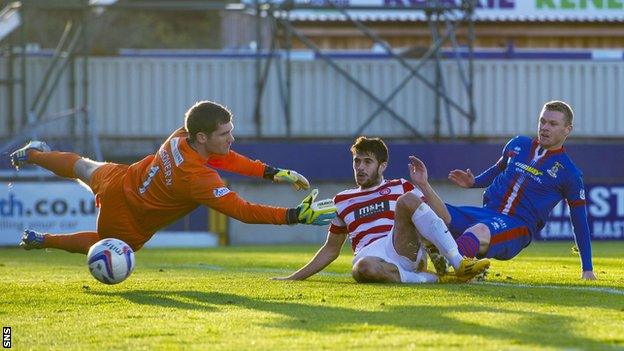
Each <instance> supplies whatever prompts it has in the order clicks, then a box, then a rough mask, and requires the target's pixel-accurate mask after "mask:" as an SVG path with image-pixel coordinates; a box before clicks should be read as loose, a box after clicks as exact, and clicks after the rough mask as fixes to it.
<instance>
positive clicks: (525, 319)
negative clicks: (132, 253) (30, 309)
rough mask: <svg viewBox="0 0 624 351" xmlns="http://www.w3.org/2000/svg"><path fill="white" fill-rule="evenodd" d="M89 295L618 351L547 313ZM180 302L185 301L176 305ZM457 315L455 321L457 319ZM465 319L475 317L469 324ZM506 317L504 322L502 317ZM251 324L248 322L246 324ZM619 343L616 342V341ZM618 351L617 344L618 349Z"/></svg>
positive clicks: (319, 323)
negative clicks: (485, 316)
mask: <svg viewBox="0 0 624 351" xmlns="http://www.w3.org/2000/svg"><path fill="white" fill-rule="evenodd" d="M89 293H90V294H94V295H99V296H107V297H122V298H125V299H128V300H129V301H132V302H134V303H137V304H142V305H150V306H158V307H167V308H171V307H174V308H180V309H189V310H200V311H209V312H211V311H217V310H219V309H220V307H223V306H237V307H239V308H245V309H250V310H258V311H264V312H270V313H273V314H279V315H282V316H284V317H286V318H285V319H280V320H278V321H275V320H271V321H258V322H257V323H260V324H263V325H264V326H266V327H269V328H284V329H289V330H290V329H294V330H306V331H314V332H321V333H344V332H345V331H346V330H349V329H351V328H352V329H354V330H357V328H358V327H359V326H361V325H363V324H366V325H367V326H368V328H370V327H375V326H379V327H382V326H383V327H387V326H394V327H399V328H403V329H406V330H418V331H425V332H431V333H438V334H445V333H452V334H455V335H464V336H467V337H472V336H480V337H483V338H484V339H486V340H487V339H490V340H493V339H498V340H501V341H503V342H505V343H507V344H509V345H510V346H511V345H522V347H530V345H540V346H547V347H554V348H575V349H576V348H581V349H605V348H610V347H614V348H616V347H618V345H612V346H609V345H606V344H604V343H601V342H597V341H595V340H591V339H588V338H584V337H581V336H579V335H575V334H573V333H572V332H571V330H574V324H576V323H577V322H578V321H577V320H576V319H574V318H571V317H565V316H561V315H556V314H552V313H540V312H535V311H520V310H513V309H506V308H496V307H483V306H471V305H457V304H456V305H453V306H444V307H440V306H427V305H407V306H383V305H379V306H378V308H379V309H380V310H378V311H370V310H368V311H367V310H361V309H352V308H344V307H335V306H327V305H324V304H320V305H319V304H304V303H295V302H283V301H274V300H267V299H254V298H250V297H246V296H240V295H234V294H226V293H220V292H197V291H154V290H134V291H126V292H89ZM180 300H185V301H180ZM484 313H486V314H490V315H491V316H492V318H496V317H497V316H501V319H504V321H505V322H503V324H501V325H496V326H493V325H492V324H495V323H491V322H488V323H482V322H483V320H479V319H478V318H479V317H478V316H479V315H480V316H481V317H480V318H483V314H484ZM458 314H460V315H461V316H458ZM471 314H472V315H475V317H474V318H471ZM505 315H506V316H505ZM252 323H253V322H252ZM616 342H619V341H616ZM619 346H621V344H620V345H619Z"/></svg>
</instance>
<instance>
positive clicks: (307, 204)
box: [287, 189, 336, 225]
mask: <svg viewBox="0 0 624 351" xmlns="http://www.w3.org/2000/svg"><path fill="white" fill-rule="evenodd" d="M317 196H318V189H314V190H312V192H311V193H310V194H309V195H308V196H306V197H305V198H304V199H303V201H301V203H300V204H299V206H297V207H295V208H291V209H289V210H288V214H287V216H288V219H287V221H288V223H289V224H295V223H301V224H312V225H327V224H329V222H331V220H332V219H334V217H336V206H335V205H334V201H333V200H332V199H324V200H319V201H314V200H315V199H316V197H317Z"/></svg>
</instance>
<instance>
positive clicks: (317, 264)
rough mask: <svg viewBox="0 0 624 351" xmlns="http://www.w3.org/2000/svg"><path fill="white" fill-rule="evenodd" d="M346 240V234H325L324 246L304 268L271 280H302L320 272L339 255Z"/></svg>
mask: <svg viewBox="0 0 624 351" xmlns="http://www.w3.org/2000/svg"><path fill="white" fill-rule="evenodd" d="M346 239H347V234H334V233H330V232H327V240H326V241H325V244H324V245H323V246H322V247H321V248H320V249H319V250H318V251H317V252H316V255H314V257H313V258H312V259H311V260H310V262H308V263H307V264H306V265H305V266H303V267H301V268H300V269H299V270H298V271H296V272H294V273H293V274H291V275H289V276H287V277H279V278H273V279H274V280H304V279H306V278H308V277H310V276H313V275H314V274H316V273H318V272H320V271H322V270H323V269H324V268H325V267H327V266H328V265H329V264H330V263H332V262H334V261H335V260H336V258H338V256H339V255H340V249H341V248H342V244H344V242H345V240H346Z"/></svg>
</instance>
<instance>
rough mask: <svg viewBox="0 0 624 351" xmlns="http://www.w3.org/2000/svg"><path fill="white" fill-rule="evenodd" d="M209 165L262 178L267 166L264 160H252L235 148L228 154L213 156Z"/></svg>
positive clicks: (209, 160)
mask: <svg viewBox="0 0 624 351" xmlns="http://www.w3.org/2000/svg"><path fill="white" fill-rule="evenodd" d="M207 165H208V166H210V167H214V168H218V169H221V170H224V171H228V172H232V173H236V174H240V175H244V176H249V177H260V178H262V176H263V175H264V169H265V167H266V165H265V164H264V163H263V162H262V161H259V160H251V159H249V158H247V157H245V156H243V155H241V154H239V153H237V152H235V151H233V150H230V152H229V153H228V154H227V155H218V156H211V157H210V158H209V159H208V162H207Z"/></svg>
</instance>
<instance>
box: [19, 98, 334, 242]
mask: <svg viewBox="0 0 624 351" xmlns="http://www.w3.org/2000/svg"><path fill="white" fill-rule="evenodd" d="M184 123H185V126H184V127H182V128H179V129H178V130H176V131H174V132H173V133H172V134H171V136H169V137H168V138H167V139H166V140H165V142H164V143H163V144H162V145H161V147H160V148H159V150H158V152H156V154H153V155H149V156H147V157H145V158H144V159H143V160H141V161H139V162H137V163H134V164H132V165H124V164H116V163H101V162H96V161H92V160H89V159H86V158H82V157H81V156H79V155H77V154H75V153H69V152H57V151H50V148H49V147H48V146H47V145H46V144H45V143H44V142H41V141H31V142H30V143H29V144H27V145H26V146H24V147H22V148H21V149H19V150H16V151H15V152H13V153H12V154H11V156H10V157H11V161H12V163H13V165H14V166H15V167H20V166H22V165H24V164H26V163H30V164H35V165H38V166H40V167H43V168H46V169H48V170H50V171H52V172H54V173H55V174H56V175H58V176H61V177H65V178H73V179H78V180H80V181H81V182H83V183H85V184H86V185H88V186H89V188H90V189H91V190H92V191H93V193H94V194H95V196H96V204H97V206H99V208H100V211H99V214H98V218H97V228H96V231H94V232H79V233H72V234H49V233H38V232H35V231H32V230H25V231H24V235H23V236H22V241H21V243H20V246H22V247H23V248H25V249H27V250H29V249H40V248H57V249H63V250H66V251H69V252H76V253H83V254H86V253H87V252H88V250H89V248H90V247H91V245H93V244H94V243H96V242H98V241H99V240H101V239H103V238H117V239H121V240H123V241H125V242H126V243H128V244H129V245H130V246H131V247H132V248H133V249H134V250H135V251H136V250H139V249H140V248H141V247H142V246H143V245H144V244H145V243H146V242H147V241H148V240H149V239H150V238H151V237H152V236H153V235H154V234H155V233H156V232H157V231H158V230H159V229H161V228H163V227H165V226H166V225H168V224H170V223H172V222H174V221H175V220H177V219H179V218H181V217H183V216H185V215H186V214H188V213H189V212H191V211H193V210H194V209H195V208H197V207H198V206H200V205H205V206H208V207H210V208H212V209H214V210H217V211H219V212H221V213H224V214H226V215H227V216H230V217H232V218H235V219H237V220H240V221H242V222H245V223H258V224H297V223H302V224H312V225H326V224H328V223H329V221H331V220H332V219H333V218H334V217H335V215H336V214H335V207H333V204H331V201H323V203H324V204H325V205H326V206H321V207H319V206H318V203H315V202H314V198H315V197H316V195H317V193H318V192H317V191H316V190H313V191H312V193H311V194H310V195H308V196H307V197H306V198H305V199H304V200H303V201H302V202H301V204H299V206H297V207H293V208H283V207H274V206H267V205H262V204H255V203H251V202H248V201H245V200H244V199H242V198H241V197H239V196H238V195H237V194H236V193H235V192H233V191H231V190H230V189H229V188H228V187H227V186H226V184H225V183H224V181H223V180H222V179H221V177H220V176H219V174H218V173H217V171H216V169H220V170H225V171H229V172H233V173H237V174H241V175H245V176H251V177H259V178H265V179H269V180H272V181H275V182H288V183H291V184H292V185H293V186H294V187H295V188H296V189H297V190H299V189H308V188H309V187H310V185H309V183H308V181H307V180H306V178H305V177H303V176H302V175H300V174H298V173H297V172H295V171H291V170H285V169H278V168H274V167H271V166H269V165H266V164H264V163H262V162H261V161H258V160H255V161H252V160H250V159H248V158H247V157H245V156H243V155H240V154H238V153H236V152H234V151H232V150H231V149H230V146H231V144H232V142H233V141H234V137H233V134H232V131H233V128H234V125H233V122H232V114H231V112H230V111H229V110H228V109H227V108H225V107H224V106H222V105H220V104H218V103H214V102H209V101H202V102H198V103H196V104H195V105H194V106H192V107H191V108H190V109H189V110H188V111H187V112H186V116H185V121H184ZM328 203H329V205H328Z"/></svg>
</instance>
